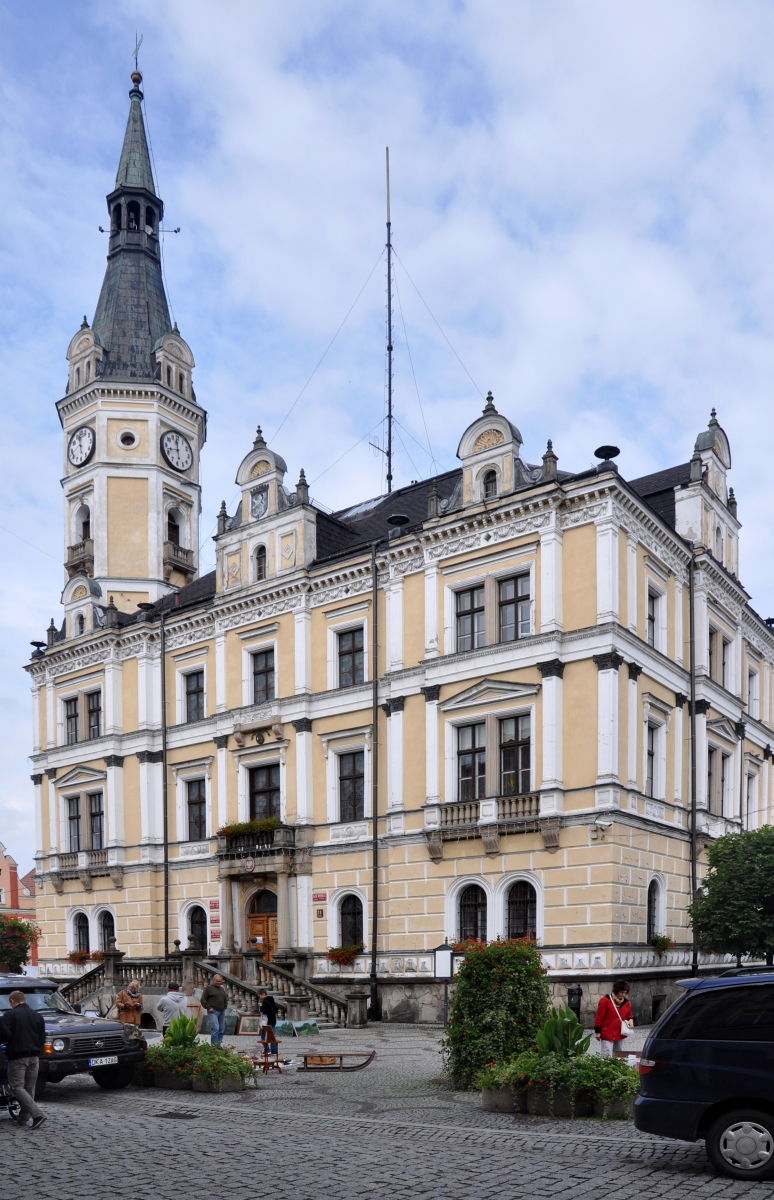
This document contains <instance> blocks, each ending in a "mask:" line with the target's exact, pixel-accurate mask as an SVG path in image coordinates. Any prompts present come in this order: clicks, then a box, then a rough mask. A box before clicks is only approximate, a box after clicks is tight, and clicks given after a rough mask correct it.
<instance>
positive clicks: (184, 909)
mask: <svg viewBox="0 0 774 1200" xmlns="http://www.w3.org/2000/svg"><path fill="white" fill-rule="evenodd" d="M230 885H231V881H230V880H229V886H230ZM213 899H214V897H213ZM192 908H201V909H203V910H204V916H205V919H206V921H207V945H206V946H205V948H204V953H205V954H206V953H207V952H208V950H209V946H210V942H214V941H215V940H216V939H215V938H214V937H213V936H212V927H211V924H210V911H209V905H208V903H207V900H206V899H205V898H204V897H203V896H198V897H194V898H193V899H191V900H186V901H184V903H183V904H181V905H180V908H179V909H178V917H177V921H178V929H177V935H178V937H179V938H180V945H181V946H182V947H183V949H184V950H187V949H188V917H189V914H190V912H191V909H192ZM219 911H220V910H218V912H219ZM218 940H219V939H218ZM191 1003H192V1004H195V1003H196V1001H195V999H194V997H193V996H192V997H191Z"/></svg>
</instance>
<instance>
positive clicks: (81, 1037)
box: [0, 975, 145, 1100]
mask: <svg viewBox="0 0 774 1200" xmlns="http://www.w3.org/2000/svg"><path fill="white" fill-rule="evenodd" d="M16 991H18V992H24V994H25V996H26V997H27V1003H28V1004H29V1006H30V1008H34V1009H37V1010H38V1012H40V1013H41V1014H42V1016H43V1019H44V1020H45V1022H46V1044H45V1047H44V1050H43V1054H42V1055H41V1056H40V1071H39V1072H38V1083H37V1087H36V1089H35V1098H36V1099H37V1100H39V1099H40V1098H41V1096H42V1095H43V1092H44V1090H45V1087H46V1084H47V1083H60V1082H61V1081H62V1080H63V1079H64V1077H65V1076H66V1075H80V1074H84V1073H87V1074H89V1075H92V1076H93V1077H94V1080H95V1082H96V1083H98V1084H99V1086H100V1087H103V1088H110V1089H114V1088H124V1087H126V1086H127V1084H129V1083H131V1081H132V1077H133V1075H134V1068H135V1065H136V1064H137V1063H138V1062H142V1060H143V1058H144V1057H145V1042H144V1040H143V1038H142V1036H141V1033H140V1030H139V1029H138V1028H137V1026H136V1025H122V1024H121V1022H120V1021H107V1020H105V1018H104V1017H84V1016H81V1014H80V1013H79V1012H78V1011H77V1010H76V1009H74V1008H73V1007H72V1006H71V1005H70V1004H68V1002H67V1001H66V1000H65V998H64V996H62V995H61V994H60V993H59V991H58V990H57V986H56V984H55V983H47V982H46V981H45V980H43V979H32V978H30V977H29V976H27V975H0V1012H6V1011H7V1010H8V1009H9V1008H10V1007H11V1002H10V1000H9V999H8V997H9V995H10V993H11V992H16Z"/></svg>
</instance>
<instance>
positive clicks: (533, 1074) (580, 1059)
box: [475, 1050, 640, 1117]
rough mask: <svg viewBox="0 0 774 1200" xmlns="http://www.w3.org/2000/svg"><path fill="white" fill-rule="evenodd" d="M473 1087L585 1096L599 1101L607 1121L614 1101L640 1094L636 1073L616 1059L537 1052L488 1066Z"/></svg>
mask: <svg viewBox="0 0 774 1200" xmlns="http://www.w3.org/2000/svg"><path fill="white" fill-rule="evenodd" d="M475 1083H476V1087H480V1088H486V1089H487V1090H491V1091H497V1090H498V1089H499V1088H505V1087H509V1088H512V1089H513V1090H514V1091H516V1092H525V1091H527V1090H528V1089H529V1088H540V1089H541V1090H543V1091H548V1092H550V1093H551V1095H552V1097H553V1094H554V1093H555V1092H565V1093H566V1094H567V1095H568V1096H571V1097H572V1099H573V1100H577V1098H578V1097H579V1096H582V1095H585V1096H588V1097H591V1099H592V1100H602V1102H603V1104H604V1110H603V1116H604V1117H607V1114H608V1112H609V1110H610V1106H611V1104H612V1103H613V1102H614V1101H615V1100H619V1099H620V1100H626V1099H630V1098H631V1097H632V1096H636V1094H637V1092H638V1091H639V1086H640V1077H639V1072H638V1071H637V1070H636V1069H635V1068H634V1067H630V1066H629V1065H628V1063H625V1062H623V1061H622V1060H621V1059H619V1058H599V1057H598V1056H597V1055H596V1054H584V1055H579V1056H574V1057H567V1056H566V1055H562V1054H541V1053H540V1052H539V1051H537V1050H526V1051H524V1053H522V1054H519V1055H517V1056H516V1057H515V1058H512V1059H509V1060H508V1061H507V1062H504V1063H501V1064H498V1065H490V1066H489V1067H487V1068H485V1070H483V1071H480V1072H479V1073H478V1075H477V1076H476V1080H475Z"/></svg>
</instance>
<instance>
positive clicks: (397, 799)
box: [387, 698, 403, 809]
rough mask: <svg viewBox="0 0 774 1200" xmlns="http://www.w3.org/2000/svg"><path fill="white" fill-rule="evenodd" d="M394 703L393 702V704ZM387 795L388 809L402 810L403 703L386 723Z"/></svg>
mask: <svg viewBox="0 0 774 1200" xmlns="http://www.w3.org/2000/svg"><path fill="white" fill-rule="evenodd" d="M393 703H394V702H393ZM387 794H388V796H389V802H388V805H387V807H388V808H390V809H401V808H403V702H402V698H401V704H400V708H393V710H392V715H391V717H390V719H389V721H388V722H387Z"/></svg>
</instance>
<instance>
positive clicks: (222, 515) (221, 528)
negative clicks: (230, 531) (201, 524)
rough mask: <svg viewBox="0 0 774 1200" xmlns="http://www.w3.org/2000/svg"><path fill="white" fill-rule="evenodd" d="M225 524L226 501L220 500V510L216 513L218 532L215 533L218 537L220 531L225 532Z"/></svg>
mask: <svg viewBox="0 0 774 1200" xmlns="http://www.w3.org/2000/svg"><path fill="white" fill-rule="evenodd" d="M227 524H228V510H227V509H226V501H225V500H221V502H220V512H219V513H218V533H217V536H218V537H220V535H221V534H222V533H225V532H226V525H227Z"/></svg>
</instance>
